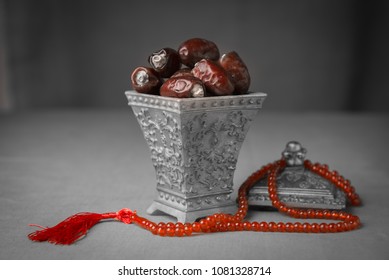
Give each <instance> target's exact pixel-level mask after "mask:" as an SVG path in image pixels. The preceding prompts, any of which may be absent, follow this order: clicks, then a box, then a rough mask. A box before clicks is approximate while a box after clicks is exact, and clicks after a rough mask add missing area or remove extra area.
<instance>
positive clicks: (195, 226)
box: [192, 222, 201, 232]
mask: <svg viewBox="0 0 389 280" xmlns="http://www.w3.org/2000/svg"><path fill="white" fill-rule="evenodd" d="M192 230H193V232H200V231H201V227H200V224H199V223H198V222H194V223H193V224H192Z"/></svg>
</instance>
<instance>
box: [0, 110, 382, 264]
mask: <svg viewBox="0 0 389 280" xmlns="http://www.w3.org/2000/svg"><path fill="white" fill-rule="evenodd" d="M388 121H389V115H387V114H367V113H364V114H357V113H335V112H300V113H291V112H282V113H280V112H279V113H277V112H266V110H262V111H261V112H260V113H259V114H258V115H257V117H256V119H255V120H254V122H253V123H252V126H251V128H250V131H249V133H248V135H247V138H246V140H245V142H244V144H243V146H242V150H241V153H240V156H239V161H238V167H237V170H236V172H235V177H234V183H235V189H237V187H238V186H239V184H240V183H241V182H243V180H244V179H245V178H246V177H247V176H248V175H249V174H251V172H253V171H254V170H256V169H258V168H259V167H260V166H262V165H264V164H266V163H267V162H270V161H274V160H276V159H278V158H279V157H280V153H281V152H282V150H283V149H284V147H285V144H286V142H287V141H289V140H298V141H300V142H301V143H302V144H303V145H304V146H305V147H306V148H307V149H308V154H307V157H308V158H309V159H311V160H312V161H319V162H322V163H327V164H329V166H330V168H333V169H337V170H338V171H339V172H340V173H341V174H342V175H344V176H345V177H346V178H349V179H350V180H351V181H352V183H353V184H354V185H355V187H356V189H357V192H358V193H359V194H360V195H361V197H362V200H363V206H361V207H356V208H352V209H348V211H351V212H352V213H354V214H356V215H359V217H360V219H361V221H362V223H363V227H362V228H360V229H358V230H356V231H352V232H347V233H338V234H298V233H258V232H227V233H215V234H205V235H198V236H192V237H189V238H162V237H158V236H154V235H152V234H151V233H149V232H146V231H144V230H143V229H141V228H139V227H137V226H135V225H125V224H122V223H119V222H115V221H112V222H111V221H110V222H104V223H100V224H98V225H96V226H95V227H94V228H93V229H92V230H91V231H90V232H89V233H88V236H87V238H84V239H82V240H80V241H79V242H77V243H76V244H75V245H73V246H55V245H52V244H49V243H34V242H31V241H30V240H28V239H27V234H28V233H30V232H31V231H34V230H35V228H31V227H29V226H28V224H30V223H37V224H41V225H44V226H53V225H55V224H57V223H58V222H59V221H61V220H63V219H65V218H66V217H68V216H70V215H72V214H74V213H77V212H82V211H91V212H109V211H117V210H119V209H121V208H124V207H128V208H131V209H136V210H137V211H138V213H139V214H140V215H144V216H146V217H148V218H151V219H152V220H154V221H165V222H166V221H174V219H172V218H170V217H167V216H149V215H147V214H146V209H147V207H148V206H149V205H150V203H151V202H152V200H153V199H154V196H155V194H156V191H155V177H154V170H153V167H152V164H151V160H150V155H149V150H148V147H147V146H146V143H145V141H144V140H143V135H142V133H141V130H140V128H139V127H138V124H137V122H136V120H135V118H134V116H133V114H132V112H131V110H130V108H128V110H88V109H78V110H50V111H31V112H23V113H13V114H2V115H0V259H389V234H388V232H389V222H388V214H389V203H388V199H389V197H388V195H389V186H388V181H389V168H388V162H387V161H388V156H389V152H388V143H389V133H388V132H387V131H388V129H387V125H388V123H389V122H388ZM248 218H249V219H250V220H252V221H254V220H258V221H259V220H265V221H290V220H293V219H291V218H289V217H287V216H285V215H282V214H280V213H278V212H274V211H258V209H256V210H253V209H252V210H251V211H250V212H249V215H248Z"/></svg>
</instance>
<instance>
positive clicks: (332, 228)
mask: <svg viewBox="0 0 389 280" xmlns="http://www.w3.org/2000/svg"><path fill="white" fill-rule="evenodd" d="M328 231H329V232H332V233H333V232H337V227H336V224H334V223H330V224H328Z"/></svg>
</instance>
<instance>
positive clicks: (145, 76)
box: [131, 67, 162, 94]
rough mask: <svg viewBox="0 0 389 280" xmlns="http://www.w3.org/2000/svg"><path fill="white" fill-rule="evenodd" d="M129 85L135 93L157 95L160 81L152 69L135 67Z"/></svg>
mask: <svg viewBox="0 0 389 280" xmlns="http://www.w3.org/2000/svg"><path fill="white" fill-rule="evenodd" d="M131 83H132V87H133V88H134V89H135V90H136V91H137V92H140V93H148V94H158V91H159V88H160V87H161V85H162V80H161V79H160V77H159V74H158V73H157V72H156V71H155V70H154V69H153V68H150V67H137V68H136V69H135V70H134V71H133V72H132V74H131Z"/></svg>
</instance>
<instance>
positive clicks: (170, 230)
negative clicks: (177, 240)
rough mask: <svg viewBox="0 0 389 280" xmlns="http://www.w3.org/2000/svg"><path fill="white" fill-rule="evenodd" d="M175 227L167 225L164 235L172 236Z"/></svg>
mask: <svg viewBox="0 0 389 280" xmlns="http://www.w3.org/2000/svg"><path fill="white" fill-rule="evenodd" d="M175 231H176V230H175V228H174V227H167V228H166V235H167V236H174V233H175Z"/></svg>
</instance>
